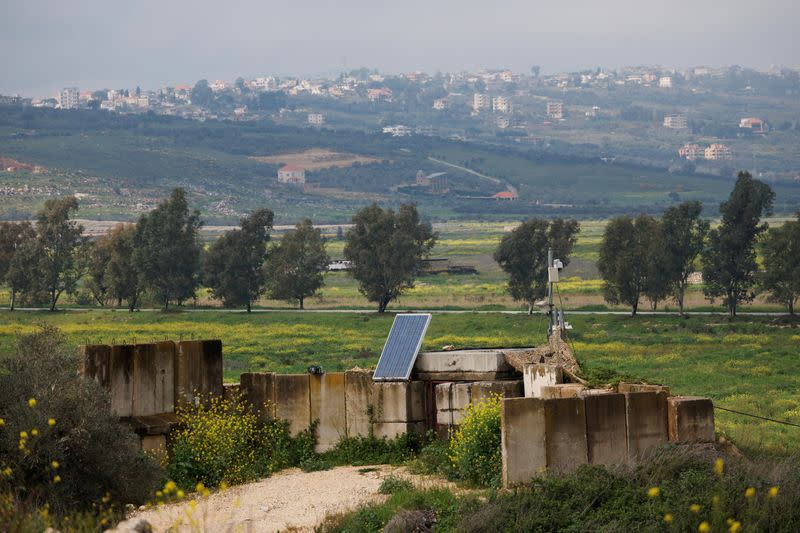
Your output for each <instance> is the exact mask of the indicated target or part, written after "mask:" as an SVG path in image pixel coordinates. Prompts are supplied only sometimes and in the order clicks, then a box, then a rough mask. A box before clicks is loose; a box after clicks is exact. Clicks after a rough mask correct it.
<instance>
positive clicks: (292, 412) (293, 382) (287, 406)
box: [275, 374, 311, 435]
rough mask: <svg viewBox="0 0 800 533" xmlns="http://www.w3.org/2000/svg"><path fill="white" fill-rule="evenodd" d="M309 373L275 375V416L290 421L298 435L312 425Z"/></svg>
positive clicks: (292, 428) (292, 430) (295, 433)
mask: <svg viewBox="0 0 800 533" xmlns="http://www.w3.org/2000/svg"><path fill="white" fill-rule="evenodd" d="M310 388H311V384H310V380H309V376H308V374H276V375H275V416H276V418H278V419H280V420H287V421H288V422H289V431H290V432H291V433H292V435H297V434H298V433H300V432H301V431H304V430H306V429H308V427H309V426H310V425H311V394H310Z"/></svg>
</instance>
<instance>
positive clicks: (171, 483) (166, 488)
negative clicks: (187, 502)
mask: <svg viewBox="0 0 800 533" xmlns="http://www.w3.org/2000/svg"><path fill="white" fill-rule="evenodd" d="M176 488H178V486H177V485H176V484H175V482H174V481H172V480H170V481H167V483H166V484H165V485H164V493H165V494H169V493H170V492H172V491H173V490H175V489H176Z"/></svg>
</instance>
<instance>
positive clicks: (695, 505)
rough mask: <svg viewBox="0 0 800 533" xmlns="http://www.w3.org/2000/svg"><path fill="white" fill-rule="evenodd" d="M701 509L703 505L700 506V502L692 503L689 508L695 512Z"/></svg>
mask: <svg viewBox="0 0 800 533" xmlns="http://www.w3.org/2000/svg"><path fill="white" fill-rule="evenodd" d="M700 509H702V507H700V506H699V505H698V504H696V503H693V504H692V505H690V506H689V510H690V511H691V512H693V513H699V512H700Z"/></svg>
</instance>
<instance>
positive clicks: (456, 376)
mask: <svg viewBox="0 0 800 533" xmlns="http://www.w3.org/2000/svg"><path fill="white" fill-rule="evenodd" d="M517 377H519V373H518V372H517V371H516V370H510V371H506V372H416V371H415V372H414V381H500V380H506V379H516V378H517Z"/></svg>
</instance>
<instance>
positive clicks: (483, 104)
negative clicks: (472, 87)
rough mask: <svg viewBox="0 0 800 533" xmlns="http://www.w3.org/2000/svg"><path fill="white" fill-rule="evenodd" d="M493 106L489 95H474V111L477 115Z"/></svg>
mask: <svg viewBox="0 0 800 533" xmlns="http://www.w3.org/2000/svg"><path fill="white" fill-rule="evenodd" d="M491 105H492V101H491V99H490V98H489V95H488V94H483V93H475V94H474V95H472V110H473V111H475V112H476V113H477V112H479V111H481V110H483V109H489V107H490V106H491Z"/></svg>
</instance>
